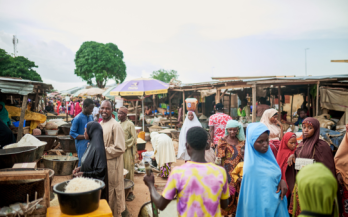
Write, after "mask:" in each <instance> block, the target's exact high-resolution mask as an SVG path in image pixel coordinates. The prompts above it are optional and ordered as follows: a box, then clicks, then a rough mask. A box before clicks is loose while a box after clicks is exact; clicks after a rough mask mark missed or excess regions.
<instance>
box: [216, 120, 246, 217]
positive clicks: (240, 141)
mask: <svg viewBox="0 0 348 217" xmlns="http://www.w3.org/2000/svg"><path fill="white" fill-rule="evenodd" d="M244 143H245V135H244V130H243V126H242V124H241V123H239V122H237V121H234V120H230V121H228V122H227V125H226V129H225V137H222V138H220V139H219V142H218V146H217V156H216V157H219V158H221V166H223V167H224V168H225V170H226V173H227V179H228V183H229V188H230V195H231V197H230V198H229V202H230V204H229V206H228V208H227V209H225V210H221V213H222V215H224V216H229V215H232V217H234V216H235V215H236V211H237V202H238V200H237V197H238V193H239V192H236V183H235V182H234V179H233V177H232V172H233V170H234V168H235V167H236V166H237V164H238V163H239V162H240V161H241V160H242V155H241V153H240V149H241V147H242V146H244ZM238 189H239V188H238Z"/></svg>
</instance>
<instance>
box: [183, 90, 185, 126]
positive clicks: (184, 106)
mask: <svg viewBox="0 0 348 217" xmlns="http://www.w3.org/2000/svg"><path fill="white" fill-rule="evenodd" d="M182 113H183V114H182V122H183V123H184V120H185V91H182Z"/></svg>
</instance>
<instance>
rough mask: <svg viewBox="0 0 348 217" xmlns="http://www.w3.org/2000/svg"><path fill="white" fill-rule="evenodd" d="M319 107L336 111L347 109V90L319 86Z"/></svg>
mask: <svg viewBox="0 0 348 217" xmlns="http://www.w3.org/2000/svg"><path fill="white" fill-rule="evenodd" d="M320 103H321V107H322V108H325V109H330V110H336V111H346V110H347V109H348V91H345V90H342V89H332V88H320Z"/></svg>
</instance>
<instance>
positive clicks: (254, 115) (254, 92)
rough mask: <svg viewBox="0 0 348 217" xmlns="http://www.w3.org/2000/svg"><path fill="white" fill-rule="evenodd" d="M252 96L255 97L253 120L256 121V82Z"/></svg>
mask: <svg viewBox="0 0 348 217" xmlns="http://www.w3.org/2000/svg"><path fill="white" fill-rule="evenodd" d="M252 98H253V111H252V119H251V121H252V122H256V84H254V85H253V87H252Z"/></svg>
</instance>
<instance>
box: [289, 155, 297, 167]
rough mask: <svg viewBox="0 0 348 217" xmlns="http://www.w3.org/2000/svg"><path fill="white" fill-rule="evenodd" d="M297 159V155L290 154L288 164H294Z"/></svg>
mask: <svg viewBox="0 0 348 217" xmlns="http://www.w3.org/2000/svg"><path fill="white" fill-rule="evenodd" d="M295 160H296V159H295V155H294V154H292V155H290V157H289V158H288V165H289V166H292V164H294V163H295Z"/></svg>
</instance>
